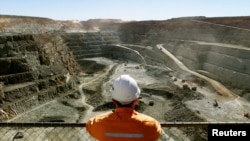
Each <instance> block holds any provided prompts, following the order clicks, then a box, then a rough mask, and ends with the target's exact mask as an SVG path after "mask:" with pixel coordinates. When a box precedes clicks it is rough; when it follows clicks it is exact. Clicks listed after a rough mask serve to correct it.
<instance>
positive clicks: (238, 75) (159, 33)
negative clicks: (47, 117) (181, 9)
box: [0, 17, 250, 120]
mask: <svg viewBox="0 0 250 141" xmlns="http://www.w3.org/2000/svg"><path fill="white" fill-rule="evenodd" d="M5 18H6V17H5ZM20 18H21V19H22V17H19V18H18V19H15V20H14V21H15V22H16V21H19V22H21V21H22V22H23V19H22V20H20ZM23 18H24V17H23ZM7 19H8V17H7ZM24 19H25V20H24V21H26V22H23V23H20V24H11V22H9V21H12V20H13V19H11V20H10V19H9V20H6V19H5V20H6V21H8V22H7V24H3V23H4V22H3V21H1V20H0V31H1V32H2V33H1V34H0V67H1V69H0V110H2V112H1V113H5V114H2V115H0V116H1V117H0V119H1V120H6V119H7V118H12V117H15V116H16V115H17V114H20V113H22V112H24V111H26V110H29V109H31V108H33V107H35V106H37V105H40V104H43V103H46V102H48V101H50V100H53V99H55V98H57V97H61V96H65V95H68V94H71V93H75V92H76V88H75V87H76V84H77V83H78V80H77V79H76V76H77V73H78V72H79V71H80V70H81V71H85V72H86V73H92V72H94V71H93V70H102V68H103V66H102V65H99V64H98V65H94V66H91V64H93V62H91V61H89V60H87V59H88V58H93V57H107V58H110V59H115V60H123V61H134V62H138V63H140V64H143V65H151V66H163V67H164V68H167V67H169V68H170V70H173V71H175V72H178V71H179V70H178V68H177V67H176V65H175V63H173V62H172V61H171V59H169V58H168V57H166V55H164V54H162V53H161V51H160V50H159V49H157V48H156V45H157V44H163V46H164V48H165V49H167V50H168V51H170V52H171V53H172V54H173V55H175V56H176V57H177V58H178V59H179V60H180V61H182V62H183V63H184V64H185V65H186V66H187V67H188V68H189V69H191V70H194V71H197V72H199V73H203V74H204V75H207V76H208V77H211V78H213V79H216V80H218V81H220V82H222V83H224V84H226V85H228V86H232V87H234V88H239V89H247V88H249V87H250V65H249V64H250V48H249V47H250V32H249V28H250V27H247V26H246V24H239V23H244V22H246V21H249V18H248V20H247V19H244V20H243V21H240V22H239V19H237V21H238V22H232V23H231V24H229V21H234V20H235V19H234V18H232V19H224V20H218V19H209V18H204V17H201V18H196V19H185V18H184V19H171V20H166V21H141V22H126V23H125V22H121V21H119V22H118V23H112V24H107V22H105V25H104V26H100V27H99V28H98V30H94V31H98V32H85V33H76V32H75V33H66V32H62V31H74V29H73V27H74V26H72V25H71V27H66V26H67V25H66V24H65V25H63V22H56V21H53V20H51V19H33V20H32V18H31V19H29V18H28V19H27V17H25V18H24ZM30 20H31V21H33V24H32V23H31V24H32V26H29V24H27V21H29V22H28V23H30ZM38 21H39V22H38ZM44 21H46V22H45V23H43V22H44ZM218 21H219V22H218ZM223 21H225V22H223ZM91 22H94V21H91ZM236 23H237V24H236ZM41 24H44V25H43V26H41ZM70 24H72V23H70ZM77 24H78V25H77V28H86V23H85V24H83V26H81V25H79V24H81V22H78V23H77ZM87 25H88V29H91V31H92V29H96V27H89V26H91V24H87ZM93 25H95V26H97V25H99V24H93ZM238 25H239V26H238ZM29 27H30V28H29ZM77 30H79V29H77ZM82 31H88V30H85V29H82ZM3 32H5V33H3ZM6 32H8V33H6ZM13 32H15V33H13ZM19 32H21V33H25V34H16V33H19ZM49 32H50V33H49ZM34 33H36V34H34ZM37 33H39V34H37ZM168 72H169V70H166V73H168ZM159 75H160V74H159ZM66 78H68V79H70V81H68V79H67V81H66Z"/></svg>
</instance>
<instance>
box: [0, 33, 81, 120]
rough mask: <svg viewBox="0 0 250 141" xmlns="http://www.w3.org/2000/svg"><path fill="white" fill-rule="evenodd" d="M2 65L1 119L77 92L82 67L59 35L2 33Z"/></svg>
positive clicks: (0, 85) (0, 43)
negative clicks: (5, 34) (79, 71)
mask: <svg viewBox="0 0 250 141" xmlns="http://www.w3.org/2000/svg"><path fill="white" fill-rule="evenodd" d="M0 66H1V69H0V112H1V114H0V121H1V120H8V119H11V118H13V117H15V116H17V115H18V114H21V113H23V112H25V111H27V110H30V109H32V108H34V107H36V106H38V105H41V104H43V103H46V102H48V101H51V100H53V99H55V98H58V97H61V96H64V95H68V94H70V93H74V92H75V90H74V87H75V86H76V83H77V79H76V78H75V77H74V76H75V74H76V73H77V70H79V67H78V64H77V62H76V61H75V59H74V56H73V54H72V52H70V51H69V50H68V48H67V46H66V45H65V44H64V42H63V40H62V38H61V37H60V36H58V35H56V34H37V35H9V36H0ZM66 76H71V77H70V79H69V81H66Z"/></svg>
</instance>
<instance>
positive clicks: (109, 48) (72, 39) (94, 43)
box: [63, 32, 144, 70]
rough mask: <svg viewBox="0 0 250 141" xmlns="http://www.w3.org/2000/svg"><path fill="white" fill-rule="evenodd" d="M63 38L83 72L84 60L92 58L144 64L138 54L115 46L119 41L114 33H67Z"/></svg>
mask: <svg viewBox="0 0 250 141" xmlns="http://www.w3.org/2000/svg"><path fill="white" fill-rule="evenodd" d="M63 37H64V39H65V42H66V44H67V46H68V47H69V48H70V50H71V51H72V52H73V54H74V56H75V57H76V59H77V61H78V63H79V64H81V66H84V69H83V70H86V69H87V68H86V67H87V66H88V65H87V64H89V63H87V61H86V60H84V59H86V58H93V57H106V58H110V59H115V60H131V61H134V62H138V63H144V62H143V61H144V60H143V57H142V56H140V54H138V52H136V51H134V50H131V49H130V48H127V47H124V46H119V45H117V44H119V43H120V39H119V37H118V36H117V34H116V33H114V32H90V33H67V34H64V36H63Z"/></svg>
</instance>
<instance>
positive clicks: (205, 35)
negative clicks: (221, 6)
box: [118, 17, 250, 89]
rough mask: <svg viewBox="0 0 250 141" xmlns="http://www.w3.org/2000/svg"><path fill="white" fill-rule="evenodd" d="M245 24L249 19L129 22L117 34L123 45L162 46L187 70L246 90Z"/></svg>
mask: <svg viewBox="0 0 250 141" xmlns="http://www.w3.org/2000/svg"><path fill="white" fill-rule="evenodd" d="M235 20H236V21H238V23H237V22H235ZM223 21H224V22H223ZM248 21H249V17H247V18H242V19H240V18H231V19H230V18H227V19H226V18H225V19H224V18H222V19H219V18H215V19H213V18H212V19H209V18H200V19H199V18H198V19H195V20H193V19H172V20H167V21H146V22H131V23H124V24H122V25H121V27H120V28H119V30H118V33H119V35H120V39H121V41H122V42H123V43H129V44H140V45H153V46H155V45H156V44H159V43H163V44H164V47H165V48H166V49H167V50H169V51H170V52H171V53H172V54H173V55H175V56H176V57H177V58H178V59H179V60H181V61H182V62H183V63H184V64H185V65H186V66H187V67H189V68H190V69H192V70H195V71H198V72H206V73H205V74H207V75H208V76H209V77H212V78H213V79H216V80H219V81H221V82H222V83H225V84H226V85H229V86H233V87H237V88H240V89H246V88H249V86H250V85H249V84H250V83H249V82H250V79H249V78H250V74H249V73H250V68H249V65H248V64H249V61H250V48H249V46H250V42H249V41H250V40H249V38H250V32H249V31H250V30H249V28H250V27H247V26H245V24H243V23H246V22H248ZM237 26H239V27H237ZM157 58H158V57H157ZM158 60H162V58H159V59H158ZM168 60H169V59H168ZM167 63H168V64H169V65H168V66H169V67H171V68H172V69H174V70H176V69H177V68H176V67H174V65H173V64H172V63H171V62H169V61H167ZM176 71H178V70H176Z"/></svg>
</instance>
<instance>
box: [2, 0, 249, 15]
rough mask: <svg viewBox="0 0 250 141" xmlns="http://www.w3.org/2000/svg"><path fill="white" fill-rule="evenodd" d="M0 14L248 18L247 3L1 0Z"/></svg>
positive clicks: (218, 0)
mask: <svg viewBox="0 0 250 141" xmlns="http://www.w3.org/2000/svg"><path fill="white" fill-rule="evenodd" d="M0 14H4V15H21V16H38V17H46V18H51V19H55V20H88V19H96V18H101V19H122V20H164V19H170V18H177V17H186V16H206V17H228V16H250V0H0Z"/></svg>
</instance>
